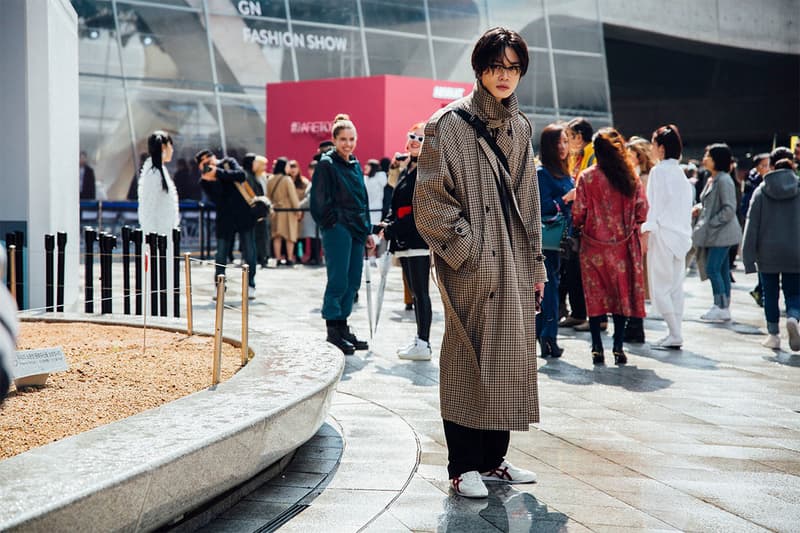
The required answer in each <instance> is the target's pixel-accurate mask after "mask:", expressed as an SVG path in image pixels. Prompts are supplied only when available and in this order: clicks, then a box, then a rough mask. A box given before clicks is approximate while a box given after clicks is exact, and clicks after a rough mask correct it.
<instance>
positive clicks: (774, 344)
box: [761, 335, 781, 350]
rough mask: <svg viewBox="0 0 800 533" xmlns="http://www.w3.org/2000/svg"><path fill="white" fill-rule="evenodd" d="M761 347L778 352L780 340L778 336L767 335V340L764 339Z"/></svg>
mask: <svg viewBox="0 0 800 533" xmlns="http://www.w3.org/2000/svg"><path fill="white" fill-rule="evenodd" d="M761 346H765V347H767V348H771V349H773V350H780V349H781V338H780V337H779V336H778V335H767V338H766V339H764V342H762V343H761Z"/></svg>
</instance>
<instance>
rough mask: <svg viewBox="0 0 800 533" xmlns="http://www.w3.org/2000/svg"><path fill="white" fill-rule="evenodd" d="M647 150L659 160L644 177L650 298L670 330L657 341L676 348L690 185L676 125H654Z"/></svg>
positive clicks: (689, 220) (689, 243)
mask: <svg viewBox="0 0 800 533" xmlns="http://www.w3.org/2000/svg"><path fill="white" fill-rule="evenodd" d="M652 150H653V153H652V155H653V158H654V159H656V160H657V161H658V164H657V165H656V166H655V167H653V169H652V170H651V171H650V177H649V179H648V182H647V201H648V203H649V204H650V210H649V211H648V213H647V221H646V222H645V223H644V224H642V244H643V247H644V250H645V251H646V252H647V274H648V278H649V283H650V298H651V299H652V301H653V304H654V306H655V308H656V310H657V311H658V313H660V314H661V316H662V317H663V318H664V321H665V322H666V323H667V327H668V328H669V334H668V335H667V336H666V337H664V338H663V339H661V340H659V341H658V342H657V343H656V345H657V346H660V347H663V348H674V349H680V347H681V345H682V344H683V336H682V334H681V320H683V300H684V295H683V280H684V279H685V277H686V268H685V263H684V262H685V258H686V253H687V252H688V251H689V249H690V248H691V246H692V204H693V202H694V189H693V188H692V186H691V184H690V183H689V180H687V179H686V175H685V174H684V172H683V170H681V167H680V164H679V162H680V158H681V152H682V151H683V143H682V142H681V136H680V132H679V131H678V128H677V126H675V125H673V124H670V125H668V126H662V127H660V128H658V129H657V130H656V131H654V132H653V139H652Z"/></svg>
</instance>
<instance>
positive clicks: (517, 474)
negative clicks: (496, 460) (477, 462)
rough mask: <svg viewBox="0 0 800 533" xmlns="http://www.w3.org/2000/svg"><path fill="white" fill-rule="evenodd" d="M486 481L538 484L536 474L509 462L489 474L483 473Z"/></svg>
mask: <svg viewBox="0 0 800 533" xmlns="http://www.w3.org/2000/svg"><path fill="white" fill-rule="evenodd" d="M481 478H482V479H483V480H484V481H503V482H505V483H511V484H512V485H513V484H516V483H536V474H535V473H533V472H531V471H530V470H524V469H522V468H517V467H516V466H514V465H512V464H511V463H509V462H508V461H503V462H502V463H500V466H498V467H497V468H495V469H494V470H491V471H489V472H483V473H481Z"/></svg>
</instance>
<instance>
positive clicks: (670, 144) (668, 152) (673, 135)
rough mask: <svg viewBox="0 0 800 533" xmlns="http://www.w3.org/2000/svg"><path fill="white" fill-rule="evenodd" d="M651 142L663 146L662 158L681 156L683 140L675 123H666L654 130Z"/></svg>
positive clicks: (677, 157)
mask: <svg viewBox="0 0 800 533" xmlns="http://www.w3.org/2000/svg"><path fill="white" fill-rule="evenodd" d="M653 142H654V143H656V144H658V145H659V146H663V147H664V159H680V158H681V153H683V140H682V139H681V132H680V130H678V126H676V125H675V124H667V125H666V126H661V127H660V128H658V129H657V130H656V131H654V132H653Z"/></svg>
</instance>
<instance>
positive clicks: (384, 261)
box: [375, 252, 392, 331]
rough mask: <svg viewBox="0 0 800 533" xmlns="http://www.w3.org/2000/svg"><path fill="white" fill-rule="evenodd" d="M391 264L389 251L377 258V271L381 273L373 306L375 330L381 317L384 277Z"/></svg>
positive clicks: (384, 289) (384, 287) (386, 275)
mask: <svg viewBox="0 0 800 533" xmlns="http://www.w3.org/2000/svg"><path fill="white" fill-rule="evenodd" d="M390 266H392V261H391V258H390V254H389V252H386V253H384V254H383V255H382V256H381V257H380V259H378V271H379V272H380V274H381V280H380V281H379V282H378V302H377V305H376V306H375V330H376V331H377V330H378V321H379V320H380V319H381V307H383V293H384V292H385V291H386V278H387V277H388V273H389V267H390Z"/></svg>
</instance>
